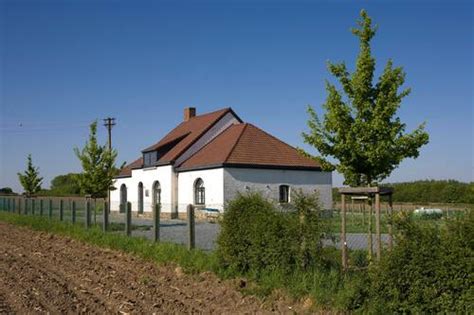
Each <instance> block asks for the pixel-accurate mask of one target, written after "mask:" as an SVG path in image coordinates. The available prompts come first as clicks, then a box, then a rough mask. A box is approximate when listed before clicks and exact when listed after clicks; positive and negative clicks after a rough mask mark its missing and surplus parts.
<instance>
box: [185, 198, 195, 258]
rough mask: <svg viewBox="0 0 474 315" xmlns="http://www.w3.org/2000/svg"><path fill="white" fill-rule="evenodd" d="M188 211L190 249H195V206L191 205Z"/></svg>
mask: <svg viewBox="0 0 474 315" xmlns="http://www.w3.org/2000/svg"><path fill="white" fill-rule="evenodd" d="M186 210H187V213H188V249H193V248H194V246H195V238H194V237H195V229H194V228H195V227H194V224H195V222H194V207H193V205H191V204H189V205H188V207H187V209H186Z"/></svg>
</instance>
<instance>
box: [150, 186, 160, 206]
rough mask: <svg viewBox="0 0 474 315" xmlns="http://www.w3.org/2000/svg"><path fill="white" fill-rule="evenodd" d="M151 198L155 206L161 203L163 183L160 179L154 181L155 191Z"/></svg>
mask: <svg viewBox="0 0 474 315" xmlns="http://www.w3.org/2000/svg"><path fill="white" fill-rule="evenodd" d="M151 200H152V204H153V207H154V206H155V205H156V204H158V203H161V185H160V182H159V181H155V182H154V183H153V192H152V195H151Z"/></svg>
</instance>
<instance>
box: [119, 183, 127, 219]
mask: <svg viewBox="0 0 474 315" xmlns="http://www.w3.org/2000/svg"><path fill="white" fill-rule="evenodd" d="M126 206H127V186H126V185H125V184H122V185H121V186H120V212H125V207H126Z"/></svg>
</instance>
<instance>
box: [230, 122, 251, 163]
mask: <svg viewBox="0 0 474 315" xmlns="http://www.w3.org/2000/svg"><path fill="white" fill-rule="evenodd" d="M238 125H240V124H236V125H235V126H238ZM243 125H244V128H242V130H241V131H240V134H239V136H238V137H237V140H236V141H235V143H234V145H233V146H232V148H231V149H230V151H229V154H227V156H226V157H225V159H224V163H225V162H227V160H228V159H229V157H230V156H231V154H232V152H234V150H235V148H236V147H237V143H239V141H240V139H242V135H243V134H244V131H245V129H247V127H248V125H249V124H248V123H243Z"/></svg>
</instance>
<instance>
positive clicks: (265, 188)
mask: <svg viewBox="0 0 474 315" xmlns="http://www.w3.org/2000/svg"><path fill="white" fill-rule="evenodd" d="M280 185H288V186H290V201H291V192H292V191H295V190H299V189H301V190H302V191H303V192H304V193H313V192H314V191H317V192H318V194H319V197H320V200H321V204H322V206H323V207H324V208H325V209H330V208H332V174H331V173H330V172H319V171H305V170H272V169H253V168H252V169H250V168H225V170H224V200H225V201H226V202H227V201H229V200H232V199H233V198H235V197H236V194H237V192H241V193H245V192H248V191H259V192H261V193H262V194H263V195H264V196H265V197H266V198H269V199H272V200H275V201H276V202H278V199H279V186H280Z"/></svg>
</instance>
